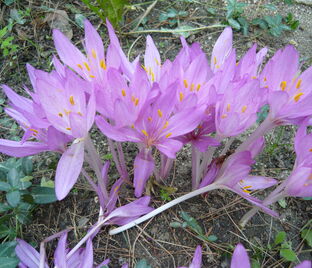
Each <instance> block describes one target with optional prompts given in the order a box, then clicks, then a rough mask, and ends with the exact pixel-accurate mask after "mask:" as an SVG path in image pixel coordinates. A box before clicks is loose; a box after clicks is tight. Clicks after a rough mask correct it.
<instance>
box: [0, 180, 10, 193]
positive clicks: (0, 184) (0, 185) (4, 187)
mask: <svg viewBox="0 0 312 268" xmlns="http://www.w3.org/2000/svg"><path fill="white" fill-rule="evenodd" d="M11 188H12V186H11V185H10V184H8V183H6V182H4V181H0V191H3V192H8V191H10V190H11Z"/></svg>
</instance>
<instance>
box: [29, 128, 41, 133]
mask: <svg viewBox="0 0 312 268" xmlns="http://www.w3.org/2000/svg"><path fill="white" fill-rule="evenodd" d="M29 130H30V131H33V132H35V133H39V131H38V130H36V129H33V128H30V129H29Z"/></svg>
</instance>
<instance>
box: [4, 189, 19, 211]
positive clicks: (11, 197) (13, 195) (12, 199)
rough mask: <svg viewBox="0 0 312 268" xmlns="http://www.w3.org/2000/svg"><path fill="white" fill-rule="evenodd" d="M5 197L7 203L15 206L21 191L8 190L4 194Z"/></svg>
mask: <svg viewBox="0 0 312 268" xmlns="http://www.w3.org/2000/svg"><path fill="white" fill-rule="evenodd" d="M6 199H7V201H8V203H9V205H10V206H12V207H14V208H15V207H17V205H18V204H19V202H20V201H21V193H20V191H13V192H9V193H7V194H6Z"/></svg>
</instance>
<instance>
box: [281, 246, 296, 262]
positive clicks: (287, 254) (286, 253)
mask: <svg viewBox="0 0 312 268" xmlns="http://www.w3.org/2000/svg"><path fill="white" fill-rule="evenodd" d="M280 256H281V257H283V258H284V259H285V260H287V261H295V260H296V259H297V255H296V253H295V252H294V251H293V250H292V249H289V248H283V249H281V250H280Z"/></svg>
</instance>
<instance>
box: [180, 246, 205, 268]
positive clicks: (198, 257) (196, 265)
mask: <svg viewBox="0 0 312 268" xmlns="http://www.w3.org/2000/svg"><path fill="white" fill-rule="evenodd" d="M201 265H202V249H201V246H197V247H196V249H195V252H194V257H193V260H192V263H191V264H190V265H189V266H188V267H186V266H181V267H178V268H201Z"/></svg>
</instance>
